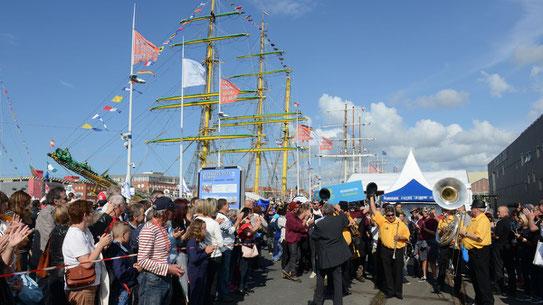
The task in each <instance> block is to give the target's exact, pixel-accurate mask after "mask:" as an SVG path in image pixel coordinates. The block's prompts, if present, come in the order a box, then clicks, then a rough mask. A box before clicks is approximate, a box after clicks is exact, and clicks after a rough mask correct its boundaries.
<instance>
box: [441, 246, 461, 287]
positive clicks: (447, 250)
mask: <svg viewBox="0 0 543 305" xmlns="http://www.w3.org/2000/svg"><path fill="white" fill-rule="evenodd" d="M451 260H452V264H453V268H454V292H455V293H456V294H458V293H460V290H461V289H462V272H464V269H465V266H464V260H463V259H462V253H461V252H460V251H458V250H457V249H453V248H451V247H440V248H439V273H438V277H437V284H438V285H439V286H440V287H441V288H443V287H445V277H446V276H447V269H448V268H449V264H450V262H451Z"/></svg>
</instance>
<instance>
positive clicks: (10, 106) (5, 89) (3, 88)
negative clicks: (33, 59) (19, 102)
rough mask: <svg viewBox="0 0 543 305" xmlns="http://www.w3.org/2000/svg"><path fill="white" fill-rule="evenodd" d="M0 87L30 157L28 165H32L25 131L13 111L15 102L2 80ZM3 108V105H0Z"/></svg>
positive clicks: (18, 135)
mask: <svg viewBox="0 0 543 305" xmlns="http://www.w3.org/2000/svg"><path fill="white" fill-rule="evenodd" d="M0 86H1V87H2V92H1V93H0V94H3V96H4V97H5V100H6V101H7V104H8V106H9V107H8V108H9V113H10V114H11V118H12V120H13V122H14V123H15V127H16V128H17V137H18V138H19V140H20V141H21V143H22V146H23V147H24V149H25V154H26V156H27V157H28V164H30V163H32V157H31V156H30V150H29V149H28V145H27V144H26V142H25V140H24V138H23V130H22V129H21V126H20V125H19V121H18V120H17V114H16V113H15V110H14V109H13V108H14V107H13V104H14V103H13V100H12V99H11V97H10V96H9V95H8V90H7V88H6V86H5V84H4V81H3V80H1V79H0ZM0 106H1V105H0Z"/></svg>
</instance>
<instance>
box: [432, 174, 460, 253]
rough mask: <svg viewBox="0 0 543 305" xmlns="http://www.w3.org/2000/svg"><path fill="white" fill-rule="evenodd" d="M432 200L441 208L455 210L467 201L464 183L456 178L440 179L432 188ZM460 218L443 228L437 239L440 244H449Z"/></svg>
mask: <svg viewBox="0 0 543 305" xmlns="http://www.w3.org/2000/svg"><path fill="white" fill-rule="evenodd" d="M432 195H433V196H434V201H435V202H436V203H437V204H438V205H439V206H440V207H441V208H443V209H446V210H456V209H458V208H459V207H461V206H463V205H464V204H466V203H467V200H468V190H467V188H466V185H465V184H464V183H463V182H462V181H460V180H458V179H456V178H452V177H449V178H443V179H440V180H439V181H438V182H436V184H435V185H434V187H433V188H432ZM459 225H460V220H459V219H458V216H456V217H455V219H454V220H453V221H452V222H451V223H450V224H449V225H448V226H447V227H446V228H445V229H444V232H445V233H444V234H443V235H442V236H441V238H440V239H439V244H440V245H441V246H447V245H450V244H451V242H452V241H453V240H454V239H455V237H456V236H457V233H458V229H459Z"/></svg>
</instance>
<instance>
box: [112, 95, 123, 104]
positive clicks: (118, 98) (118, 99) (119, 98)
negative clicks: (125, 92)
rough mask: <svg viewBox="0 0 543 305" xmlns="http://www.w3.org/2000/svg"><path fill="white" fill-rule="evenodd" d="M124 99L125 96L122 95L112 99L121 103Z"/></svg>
mask: <svg viewBox="0 0 543 305" xmlns="http://www.w3.org/2000/svg"><path fill="white" fill-rule="evenodd" d="M122 100H123V96H121V95H116V96H115V97H114V98H113V99H112V101H113V102H115V103H120V102H121V101H122Z"/></svg>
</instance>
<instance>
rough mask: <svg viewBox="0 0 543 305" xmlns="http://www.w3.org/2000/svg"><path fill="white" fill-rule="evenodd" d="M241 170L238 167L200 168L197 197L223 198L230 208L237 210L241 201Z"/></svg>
mask: <svg viewBox="0 0 543 305" xmlns="http://www.w3.org/2000/svg"><path fill="white" fill-rule="evenodd" d="M241 187H242V183H241V169H240V168H239V167H226V168H220V169H216V168H202V169H201V170H200V173H199V175H198V197H199V198H202V199H205V198H216V199H220V198H224V199H226V200H227V201H228V203H229V204H230V208H233V209H239V208H240V206H241V201H242V199H243V198H242V192H241Z"/></svg>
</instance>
